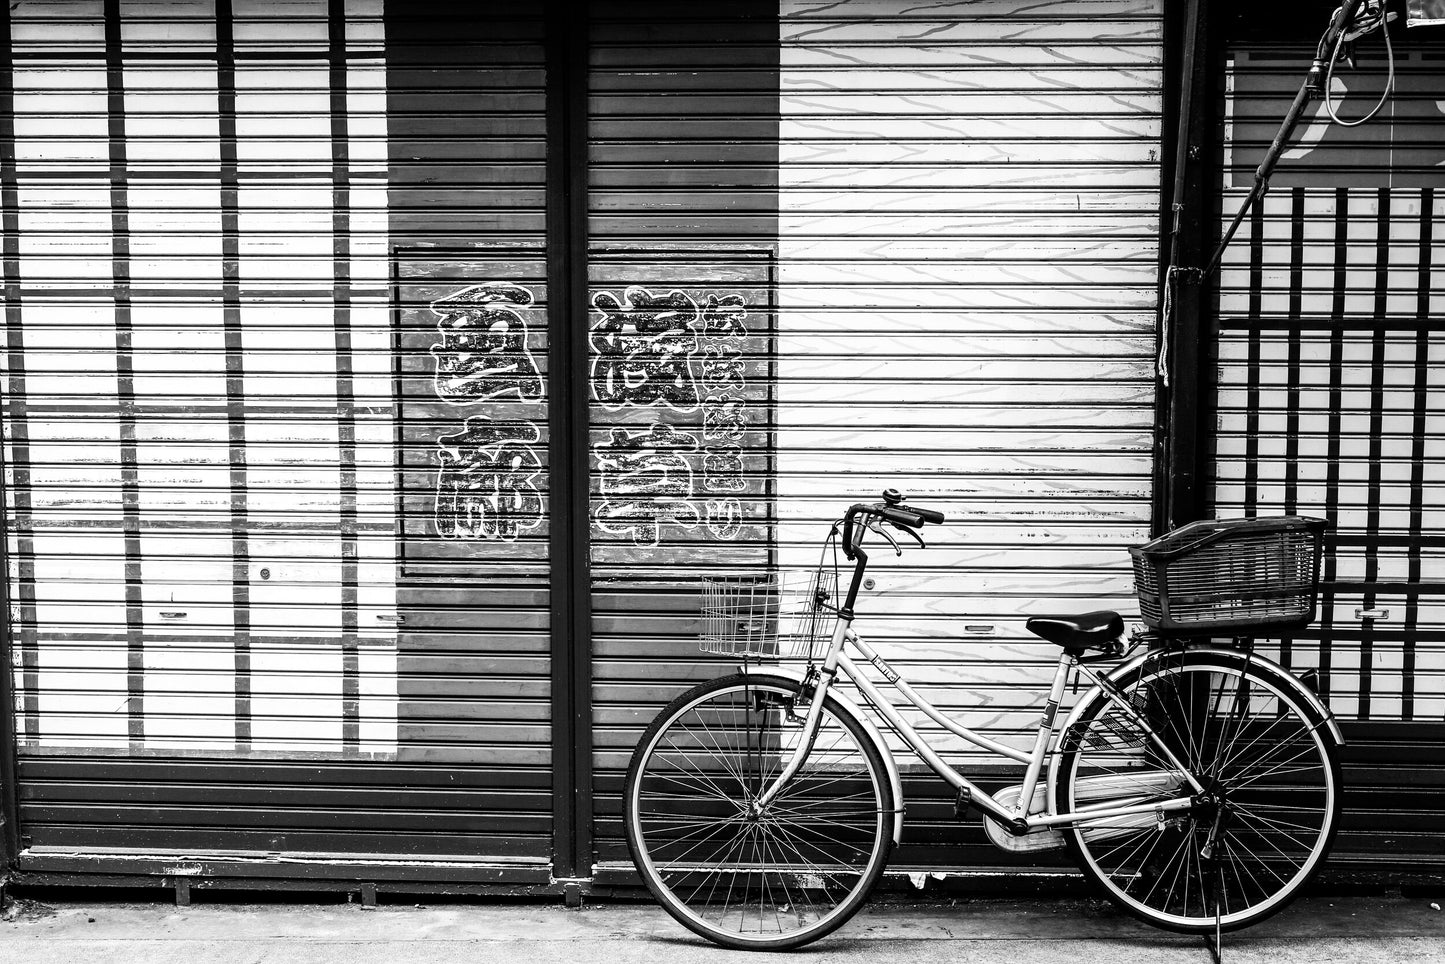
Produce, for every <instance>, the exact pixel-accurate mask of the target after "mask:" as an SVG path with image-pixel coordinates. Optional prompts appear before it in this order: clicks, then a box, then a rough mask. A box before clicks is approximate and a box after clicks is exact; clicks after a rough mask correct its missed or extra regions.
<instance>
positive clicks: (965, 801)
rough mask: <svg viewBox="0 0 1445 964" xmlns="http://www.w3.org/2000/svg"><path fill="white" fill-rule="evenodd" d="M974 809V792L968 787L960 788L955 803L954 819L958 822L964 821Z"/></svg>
mask: <svg viewBox="0 0 1445 964" xmlns="http://www.w3.org/2000/svg"><path fill="white" fill-rule="evenodd" d="M972 809H973V791H971V790H969V789H968V787H959V788H958V797H957V799H955V800H954V801H953V816H954V818H955V819H957V820H962V819H963V818H964V817H967V816H968V812H969V811H970V810H972Z"/></svg>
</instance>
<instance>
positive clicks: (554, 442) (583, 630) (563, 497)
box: [546, 0, 592, 878]
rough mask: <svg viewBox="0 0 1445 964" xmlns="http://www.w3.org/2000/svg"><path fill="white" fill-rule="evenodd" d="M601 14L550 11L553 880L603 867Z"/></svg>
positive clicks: (582, 7) (574, 6)
mask: <svg viewBox="0 0 1445 964" xmlns="http://www.w3.org/2000/svg"><path fill="white" fill-rule="evenodd" d="M589 6H590V5H589V4H586V3H573V2H569V0H548V2H547V8H546V11H547V80H546V89H547V292H548V301H549V302H550V310H549V312H548V316H549V326H550V328H549V331H550V335H549V339H548V353H549V354H548V365H549V378H550V381H551V392H550V398H551V410H550V411H549V413H548V418H549V420H550V425H551V435H550V438H549V442H548V444H549V446H550V448H549V452H548V457H549V464H550V465H551V467H552V477H551V486H550V489H551V499H550V514H551V518H550V523H551V546H550V558H551V573H552V588H551V633H552V768H553V781H552V792H553V807H554V810H553V830H552V834H553V875H554V876H556V877H559V878H566V877H578V876H585V875H589V874H590V872H591V865H592V778H591V773H592V737H591V734H592V646H591V635H592V603H591V585H592V578H591V566H590V561H591V543H590V531H589V527H588V518H589V506H588V497H589V496H588V461H587V432H588V426H587V419H588V393H587V348H588V346H587V312H588V302H587V31H588V24H589V9H588V8H589Z"/></svg>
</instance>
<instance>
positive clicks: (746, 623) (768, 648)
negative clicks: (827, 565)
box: [698, 569, 838, 659]
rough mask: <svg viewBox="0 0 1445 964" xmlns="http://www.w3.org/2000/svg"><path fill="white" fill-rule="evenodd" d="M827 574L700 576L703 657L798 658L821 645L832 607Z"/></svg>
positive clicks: (833, 581)
mask: <svg viewBox="0 0 1445 964" xmlns="http://www.w3.org/2000/svg"><path fill="white" fill-rule="evenodd" d="M836 590H837V579H836V577H835V576H834V574H833V571H832V570H830V569H818V570H816V571H814V572H811V573H791V572H787V573H785V572H766V573H756V572H751V573H738V574H728V575H719V576H704V577H703V579H702V632H701V634H700V635H699V638H698V644H699V646H700V647H701V649H702V651H703V652H704V653H718V654H720V655H724V656H750V657H756V658H758V659H804V658H811V657H812V655H813V651H814V650H813V648H814V644H815V643H817V642H819V641H820V640H827V639H828V638H829V635H830V633H831V632H832V628H833V617H834V613H835V611H836V610H835V607H836V606H837V604H838V602H837V599H836V595H837V592H836Z"/></svg>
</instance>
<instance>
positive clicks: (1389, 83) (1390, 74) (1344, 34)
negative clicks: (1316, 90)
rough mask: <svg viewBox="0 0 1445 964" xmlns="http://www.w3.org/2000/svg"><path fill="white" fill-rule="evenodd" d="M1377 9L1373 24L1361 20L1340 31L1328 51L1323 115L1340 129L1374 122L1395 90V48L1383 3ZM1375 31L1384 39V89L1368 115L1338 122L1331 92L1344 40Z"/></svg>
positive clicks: (1338, 117)
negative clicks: (1325, 114) (1353, 26)
mask: <svg viewBox="0 0 1445 964" xmlns="http://www.w3.org/2000/svg"><path fill="white" fill-rule="evenodd" d="M1377 9H1378V10H1379V14H1378V16H1376V18H1375V21H1374V23H1373V24H1370V23H1368V22H1365V21H1364V18H1361V22H1360V25H1359V26H1358V27H1355V29H1353V30H1341V31H1340V35H1339V36H1338V37H1336V38H1335V48H1334V50H1332V51H1330V59H1329V66H1328V67H1327V68H1325V84H1324V87H1325V89H1324V95H1325V113H1327V114H1329V115H1330V120H1332V121H1334V122H1335V123H1336V124H1339V125H1340V126H1341V127H1359V126H1360V125H1361V124H1364V123H1366V122H1367V121H1371V120H1374V118H1375V115H1377V114H1379V113H1380V111H1381V110H1383V109H1384V107H1385V104H1386V102H1387V101H1389V99H1390V92H1391V91H1392V90H1394V88H1395V48H1394V46H1392V45H1391V43H1390V29H1389V26H1388V20H1389V18H1388V17H1387V16H1386V13H1385V4H1384V3H1383V2H1381V3H1380V5H1379V7H1378V8H1377ZM1375 30H1378V31H1380V33H1381V34H1383V35H1384V37H1385V64H1386V70H1387V73H1386V75H1385V89H1384V90H1383V91H1381V92H1380V99H1379V100H1378V101H1376V102H1375V106H1374V107H1372V108H1371V109H1370V112H1369V113H1368V114H1366V115H1365V116H1363V117H1360V118H1357V119H1356V120H1350V121H1346V120H1340V116H1339V115H1338V114H1336V113H1335V104H1334V95H1333V93H1332V91H1331V88H1332V87H1333V86H1334V80H1335V64H1337V63H1339V57H1340V51H1341V50H1342V49H1343V48H1344V45H1345V41H1346V38H1348V39H1350V40H1354V39H1356V38H1358V37H1362V36H1364V35H1365V34H1367V33H1370V32H1372V31H1375Z"/></svg>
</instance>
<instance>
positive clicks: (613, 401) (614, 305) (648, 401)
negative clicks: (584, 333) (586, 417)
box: [592, 287, 699, 412]
mask: <svg viewBox="0 0 1445 964" xmlns="http://www.w3.org/2000/svg"><path fill="white" fill-rule="evenodd" d="M592 306H593V307H594V308H596V309H597V310H598V311H599V312H601V315H602V317H601V320H600V321H598V322H597V323H596V324H595V325H593V327H592V351H593V355H592V391H593V395H594V396H595V397H596V399H597V401H598V402H600V403H601V404H602V407H603V408H605V409H607V410H608V411H614V412H615V411H617V410H619V409H621V408H623V407H624V406H627V405H637V406H642V407H646V406H650V405H662V406H666V407H667V408H670V409H672V410H673V411H676V412H691V411H694V410H696V409H697V406H698V402H699V399H698V390H697V381H696V377H695V375H694V372H693V365H692V356H693V355H694V354H695V353H696V351H697V347H698V346H697V338H698V330H697V325H698V308H697V302H695V301H693V300H692V299H691V298H689V297H688V296H687V295H686V294H685V293H684V292H681V291H670V292H668V293H667V294H665V295H654V294H652V293H651V292H650V291H648V290H647V289H646V288H638V287H631V288H628V289H627V290H626V291H624V292H623V294H622V297H621V298H620V299H619V298H618V297H617V296H616V295H614V294H612V293H611V292H609V291H603V292H599V293H598V294H597V295H596V297H594V298H593V299H592Z"/></svg>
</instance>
